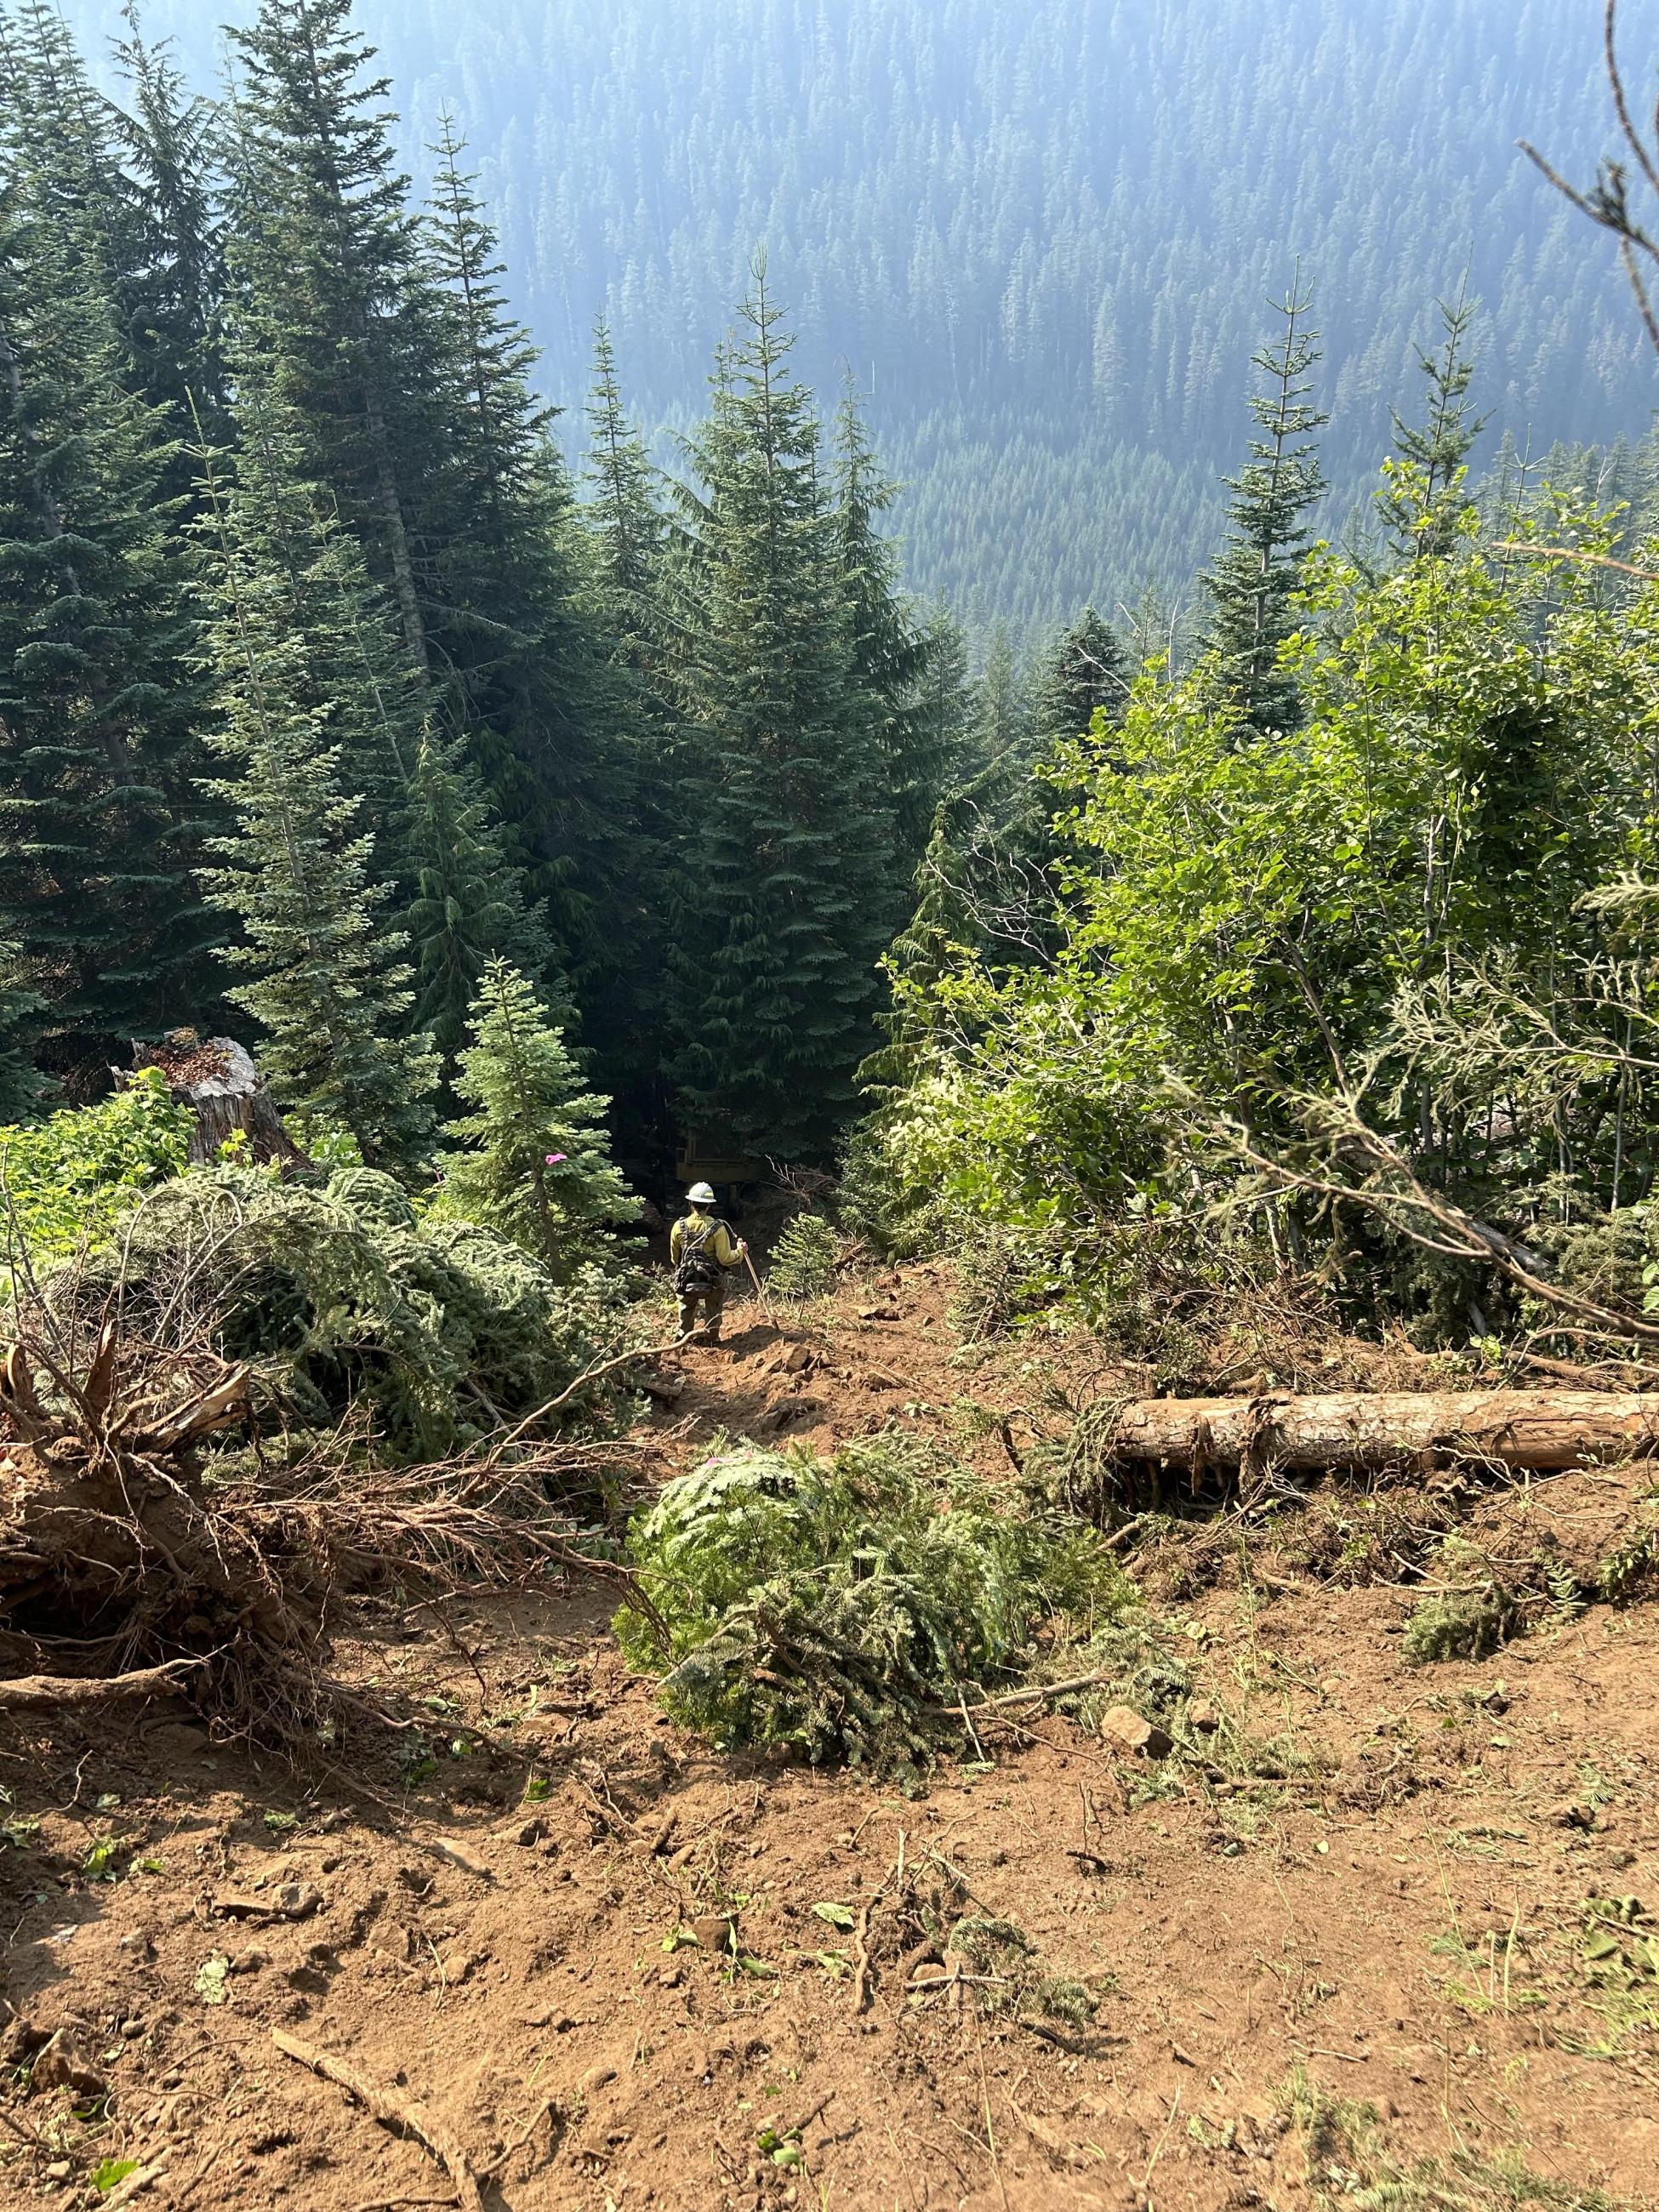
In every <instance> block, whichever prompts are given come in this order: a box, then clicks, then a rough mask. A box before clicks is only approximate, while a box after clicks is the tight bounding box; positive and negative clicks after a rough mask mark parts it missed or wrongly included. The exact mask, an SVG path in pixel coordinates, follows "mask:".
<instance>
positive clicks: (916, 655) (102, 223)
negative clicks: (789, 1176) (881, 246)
mask: <svg viewBox="0 0 1659 2212" xmlns="http://www.w3.org/2000/svg"><path fill="white" fill-rule="evenodd" d="M234 55H235V67H236V77H237V95H236V100H235V103H234V106H216V105H215V104H213V103H212V102H211V101H210V100H206V99H204V98H203V97H202V96H200V95H199V94H196V93H194V92H193V91H192V90H191V88H189V86H188V85H187V84H186V82H185V81H184V80H183V79H182V78H181V77H180V76H179V74H178V72H177V70H176V69H175V67H174V66H173V62H172V61H171V59H170V58H168V56H167V52H165V50H160V49H155V48H152V47H147V46H143V45H142V44H140V43H131V44H129V45H128V46H127V47H126V48H125V76H126V82H125V105H124V106H114V105H110V104H107V103H106V102H104V101H103V100H100V98H99V97H98V96H97V95H96V94H95V93H94V91H93V89H92V88H91V87H90V86H89V84H88V81H87V78H86V76H85V73H84V70H83V68H82V62H81V59H80V58H79V56H78V55H77V53H76V49H75V46H74V45H73V42H72V41H71V40H70V37H69V35H68V33H66V32H65V31H64V28H63V26H62V23H61V21H60V20H59V18H58V16H57V15H56V14H55V12H53V11H52V9H49V8H48V7H46V6H44V5H40V4H35V0H25V4H23V5H21V6H19V7H17V8H15V9H8V10H3V11H0V92H3V115H4V131H5V137H4V141H3V149H0V150H3V161H4V197H3V198H0V222H3V226H4V228H3V231H0V255H3V259H0V272H3V283H4V290H3V293H0V344H3V365H4V369H5V377H4V380H3V381H0V562H3V564H4V569H5V575H6V589H5V592H4V596H3V598H0V831H3V843H0V855H3V857H0V943H3V947H4V952H3V979H4V987H5V996H4V999H3V1005H0V1055H3V1057H0V1067H3V1072H4V1075H5V1079H6V1088H7V1093H8V1096H7V1101H6V1103H7V1104H8V1105H9V1107H10V1108H12V1109H20V1110H21V1109H27V1108H28V1107H29V1106H30V1105H31V1104H32V1103H35V1102H36V1101H37V1100H38V1099H39V1098H40V1097H41V1096H42V1095H43V1094H44V1095H46V1096H47V1097H50V1096H51V1095H52V1091H53V1087H54V1086H56V1087H57V1089H58V1091H59V1092H60V1093H66V1094H67V1095H68V1096H69V1097H71V1098H80V1097H88V1096H91V1095H95V1094H96V1093H97V1092H99V1091H101V1090H102V1089H104V1088H105V1087H106V1085H107V1082H108V1070H109V1068H110V1067H111V1066H112V1065H125V1063H126V1061H127V1060H128V1059H129V1057H130V1054H131V1045H132V1043H133V1041H134V1040H142V1041H149V1042H154V1041H155V1039H156V1038H157V1037H158V1036H161V1033H162V1032H163V1031H164V1030H167V1029H168V1028H169V1027H173V1026H180V1025H190V1026H193V1027H197V1028H202V1027H207V1026H214V1025H217V1026H221V1027H222V1026H223V1025H224V1024H227V1023H231V1024H234V1023H238V1022H240V1023H242V1024H248V1023H251V1024H252V1025H253V1030H254V1032H255V1034H256V1036H257V1038H258V1044H259V1048H260V1051H261V1054H262V1056H263V1060H264V1066H265V1069H266V1072H267V1073H268V1074H269V1075H270V1079H271V1081H272V1084H273V1085H274V1087H275V1089H276V1092H277V1094H278V1096H279V1097H281V1098H282V1100H283V1103H284V1105H285V1106H286V1107H287V1109H289V1111H290V1112H291V1113H293V1114H295V1115H297V1116H299V1117H301V1121H302V1122H303V1123H304V1125H305V1126H306V1127H307V1130H308V1131H309V1135H308V1138H307V1141H310V1142H313V1143H314V1144H317V1145H320V1146H323V1147H325V1151H326V1150H327V1148H330V1147H332V1148H333V1149H334V1150H335V1151H336V1152H337V1151H338V1148H339V1147H340V1146H345V1147H346V1148H347V1150H348V1152H349V1153H351V1154H352V1155H354V1156H360V1157H361V1158H363V1159H364V1160H366V1161H368V1163H370V1164H373V1165H377V1166H383V1167H387V1168H395V1169H398V1170H400V1171H402V1172H404V1173H406V1174H407V1173H410V1172H416V1173H418V1174H419V1175H422V1176H425V1175H427V1174H428V1173H429V1171H430V1169H431V1166H432V1164H433V1159H434V1154H435V1148H437V1147H439V1146H441V1144H442V1142H443V1141H444V1139H443V1135H442V1129H445V1128H447V1132H448V1138H449V1140H450V1147H451V1148H450V1150H449V1152H448V1153H447V1155H446V1158H445V1165H444V1168H443V1174H444V1178H445V1188H446V1191H447V1194H449V1195H450V1197H452V1198H455V1197H456V1196H457V1195H458V1194H460V1193H463V1192H468V1193H471V1203H472V1204H473V1205H474V1206H475V1208H476V1209H477V1212H478V1213H479V1216H480V1218H485V1219H489V1220H491V1221H493V1222H495V1223H496V1224H497V1225H501V1226H504V1227H508V1228H510V1229H511V1231H512V1233H513V1234H515V1235H516V1234H521V1235H522V1236H524V1237H525V1238H526V1240H527V1241H528V1243H529V1244H530V1246H531V1249H533V1250H537V1251H538V1252H539V1253H540V1255H541V1256H542V1257H543V1258H544V1260H545V1261H548V1262H549V1263H550V1264H551V1263H552V1261H554V1259H555V1258H556V1249H555V1248H556V1246H557V1245H558V1244H559V1242H560V1239H561V1238H562V1237H563V1236H565V1235H566V1233H567V1232H568V1231H572V1230H573V1229H575V1228H576V1226H577V1225H580V1224H583V1223H586V1221H588V1220H589V1219H592V1218H607V1216H610V1217H616V1216H617V1214H618V1212H623V1213H625V1212H627V1211H628V1201H627V1200H625V1198H624V1196H623V1193H622V1192H621V1189H620V1186H618V1185H617V1184H616V1183H615V1181H614V1178H613V1177H612V1176H611V1170H610V1168H609V1166H608V1164H607V1156H606V1153H605V1138H604V1137H603V1135H600V1136H599V1137H598V1138H597V1139H594V1138H593V1137H592V1128H593V1125H594V1123H595V1121H596V1118H597V1117H598V1116H599V1115H600V1114H601V1113H602V1111H603V1109H604V1107H605V1104H606V1103H608V1102H607V1101H606V1100H605V1099H604V1098H600V1097H592V1096H591V1095H589V1094H588V1092H587V1091H586V1089H585V1088H584V1084H583V1078H582V1073H580V1071H579V1067H578V1063H577V1062H576V1060H574V1058H573V1057H572V1056H571V1053H570V1052H569V1051H568V1049H567V1048H566V1046H565V1044H564V1042H563V1033H564V1031H565V1030H571V1031H572V1032H573V1041H574V1032H576V1031H578V1030H579V1031H580V1045H581V1048H582V1050H583V1052H584V1053H585V1054H586V1060H585V1062H584V1063H583V1066H585V1067H586V1069H588V1070H592V1069H597V1071H598V1072H599V1074H600V1075H601V1076H602V1078H603V1079H605V1087H606V1089H607V1091H609V1092H610V1093H611V1094H612V1095H613V1096H615V1097H617V1099H618V1101H619V1109H618V1110H619V1115H620V1125H621V1127H623V1129H624V1130H625V1132H626V1133H627V1136H628V1139H629V1144H630V1146H631V1148H632V1151H633V1153H634V1156H635V1158H636V1159H644V1160H646V1161H651V1160H652V1159H653V1158H654V1159H655V1160H656V1162H657V1163H658V1169H659V1168H660V1166H661V1164H662V1160H663V1148H664V1147H665V1146H669V1145H670V1143H671V1139H672V1136H673V1133H674V1131H675V1130H676V1128H677V1127H678V1128H679V1129H681V1130H684V1128H685V1127H687V1126H688V1125H690V1126H692V1127H697V1128H700V1129H702V1131H703V1132H704V1133H708V1134H709V1135H711V1136H712V1138H713V1139H714V1140H715V1141H716V1142H719V1141H720V1140H722V1139H723V1140H724V1141H725V1143H726V1148H727V1150H728V1151H729V1149H730V1147H731V1146H732V1143H734V1142H736V1143H738V1144H741V1145H744V1146H751V1145H760V1144H764V1145H765V1146H767V1147H769V1149H771V1150H772V1151H773V1152H775V1153H778V1154H781V1155H782V1156H784V1157H789V1158H805V1157H813V1156H817V1157H824V1156H827V1155H828V1153H829V1151H830V1150H831V1149H832V1147H833V1145H834V1141H835V1139H836V1133H837V1132H838V1130H839V1129H840V1128H841V1127H842V1126H843V1125H844V1123H845V1122H846V1121H847V1120H848V1118H849V1116H850V1115H851V1113H852V1111H853V1109H854V1103H855V1091H854V1071H855V1070H856V1068H857V1066H858V1064H859V1062H860V1059H861V1057H862V1056H863V1054H865V1053H866V1051H867V1050H868V1048H869V1047H870V1045H871V1044H872V1042H874V1038H875V1034H876V1032H875V1029H874V1017H875V1012H876V1009H877V1004H878V994H879V988H880V979H879V975H878V968H877V961H878V956H879V954H880V952H881V951H882V948H883V947H884V945H885V944H886V942H887V941H888V939H890V937H891V935H892V934H893V932H894V931H895V929H896V927H897V926H898V924H899V923H900V921H902V918H903V915H904V914H905V913H906V912H907V911H908V906H909V903H910V899H911V889H910V885H911V878H912V874H913V872H914V869H915V865H916V862H917V860H918V859H919V857H920V854H921V848H922V845H923V843H924V842H925V839H926V835H927V822H928V816H929V812H930V810H931V806H932V804H933V798H934V796H935V794H936V793H937V791H938V789H939V786H940V784H941V782H942V781H943V780H944V779H945V775H946V774H947V770H948V769H949V767H950V765H951V763H952V762H953V761H954V759H955V757H957V754H958V753H959V752H960V750H961V749H962V746H963V742H964V738H965V734H966V723H967V715H968V705H969V702H968V695H967V691H966V689H965V686H964V684H963V677H962V647H961V644H960V641H959V639H958V638H957V635H956V633H955V632H954V631H953V630H951V628H950V626H949V625H948V624H947V623H943V622H942V621H939V620H934V619H932V618H924V617H922V616H921V615H920V614H919V613H918V611H916V609H915V606H914V605H912V604H911V603H910V602H909V601H908V600H907V599H904V598H903V597H902V594H901V592H900V591H899V587H898V582H897V577H896V569H895V566H894V562H893V559H892V556H891V553H890V549H889V547H888V546H887V544H886V543H885V542H884V539H883V538H882V537H881V535H880V532H879V520H880V517H881V515H882V513H883V511H884V507H885V505H886V503H887V501H888V498H889V487H888V485H887V483H886V480H885V478H884V476H883V474H882V471H881V470H880V467H879V465H878V461H877V459H876V457H875V454H874V453H873V451H872V447H871V445H870V443H869V441H868V438H867V436H866V432H865V430H864V428H863V425H862V422H861V421H860V415H859V411H858V409H857V406H856V404H854V400H853V399H852V398H848V400H847V401H846V402H845V403H844V404H842V407H841V408H840V409H839V410H838V412H837V415H836V419H835V422H834V424H833V426H831V425H829V424H828V423H826V422H824V421H823V419H822V418H821V417H820V415H819V413H818V411H817V407H816V404H815V402H814V400H813V398H812V395H811V392H809V391H808V390H807V388H806V387H805V385H804V384H802V383H801V382H800V381H799V379H798V378H797V377H796V376H795V374H794V373H793V369H792V367H791V363H790V347H791V343H792V341H791V339H790V337H789V334H788V331H787V323H786V320H785V318H784V316H783V313H782V311H781V307H780V306H779V305H778V303H777V301H776V300H775V295H774V294H773V293H772V291H771V290H770V289H769V285H768V279H767V276H766V271H765V266H764V262H763V258H757V261H756V263H755V264H754V265H753V267H752V268H751V269H750V270H747V271H745V272H744V278H743V282H742V284H741V285H740V286H738V289H736V290H734V292H733V294H732V298H731V300H730V301H729V302H728V307H729V310H730V312H731V313H732V314H733V315H734V316H735V317H736V319H737V324H738V336H736V337H733V338H732V339H731V340H730V341H729V342H728V343H726V345H725V346H724V347H723V348H722V349H720V351H719V352H718V354H717V355H712V356H711V360H710V367H711V369H712V372H713V376H712V383H711V387H710V392H709V395H708V414H707V417H706V419H705V420H704V422H702V424H701V425H700V426H699V427H697V428H696V429H695V430H694V432H693V433H692V435H690V439H689V440H688V441H687V444H686V447H685V450H684V466H683V470H682V472H681V477H680V479H679V480H678V481H677V482H676V483H673V484H668V483H665V482H664V481H662V480H661V479H660V478H659V477H658V475H657V474H656V472H655V471H653V468H652V467H651V465H650V464H649V461H648V459H647V455H646V453H645V451H644V449H643V447H642V446H641V442H640V440H639V438H638V435H636V433H635V430H634V429H633V428H631V427H630V420H629V415H628V412H627V408H626V403H625V400H624V398H623V394H622V393H621V392H620V391H619V389H618V386H617V381H616V379H615V377H614V375H612V374H611V371H610V369H609V367H608V365H604V364H602V366H601V369H600V372H599V382H598V384H597V386H596V387H595V390H594V392H593V394H592V402H591V408H590V412H589V422H590V427H591V429H592V441H593V449H592V459H591V465H590V466H589V467H588V469H587V470H586V472H585V474H584V475H583V477H581V479H580V482H578V480H577V479H575V478H574V477H573V475H572V473H571V471H569V470H568V467H567V466H566V465H565V463H564V461H563V459H562V458H561V455H560V453H559V450H558V448H557V447H556V444H555V443H553V442H552V441H550V439H549V438H548V436H547V435H546V432H547V428H548V416H547V413H546V410H545V409H544V406H543V404H542V403H541V402H540V400H539V399H538V398H537V396H536V394H535V392H534V389H533V380H534V377H535V374H536V357H535V353H534V349H533V348H532V346H531V345H530V344H529V343H528V342H527V341H526V337H525V336H524V333H523V331H522V330H521V329H520V325H518V323H517V322H516V321H515V320H514V319H513V315H512V313H511V311H510V309H509V307H508V306H507V302H506V300H505V297H504V294H503V290H502V283H501V268H500V264H499V262H498V258H497V250H496V246H495V239H494V236H493V234H492V232H491V230H490V228H489V224H488V221H487V219H486V217H485V216H484V214H483V210H481V208H480V205H479V204H478V201H477V197H476V194H475V191H474V188H473V185H472V183H471V179H470V177H469V175H468V173H467V172H466V169H465V156H464V154H463V152H462V150H461V149H460V148H459V145H458V144H457V143H455V142H453V140H452V141H450V142H448V144H447V151H446V153H445V155H444V156H443V162H442V167H441V172H440V173H439V175H438V176H437V177H436V178H435V180H434V182H433V184H432V186H431V189H430V192H429V194H428V196H427V197H425V198H424V199H422V198H417V197H416V196H415V195H414V194H413V192H412V191H411V190H410V187H409V185H408V183H407V180H406V179H404V178H403V177H402V176H401V175H400V174H399V173H398V168H397V165H396V161H395V157H394V155H393V151H392V146H391V143H390V140H389V137H388V129H387V118H386V116H385V114H384V112H383V98H382V90H381V88H380V85H379V83H378V82H377V80H376V79H375V77H374V73H373V67H372V56H371V52H370V51H369V50H368V49H367V48H365V47H364V46H363V45H362V42H361V40H360V39H359V37H358V35H357V33H356V30H355V27H354V26H353V23H352V21H351V11H350V5H349V0H269V4H267V5H266V6H264V8H262V9H261V10H260V11H259V13H258V15H257V16H256V17H255V18H254V19H253V20H252V21H251V23H250V24H249V26H248V27H247V28H246V30H244V31H241V32H239V33H236V34H235V37H234ZM463 1108H466V1109H471V1111H462V1110H460V1109H463ZM441 1125H442V1127H441ZM538 1144H544V1146H545V1147H546V1149H545V1150H538ZM656 1171H657V1170H653V1173H654V1172H656Z"/></svg>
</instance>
